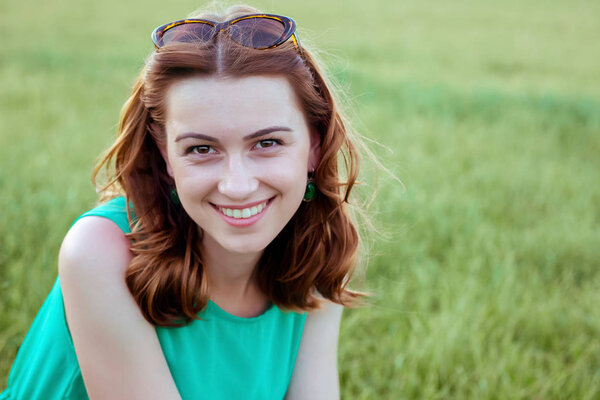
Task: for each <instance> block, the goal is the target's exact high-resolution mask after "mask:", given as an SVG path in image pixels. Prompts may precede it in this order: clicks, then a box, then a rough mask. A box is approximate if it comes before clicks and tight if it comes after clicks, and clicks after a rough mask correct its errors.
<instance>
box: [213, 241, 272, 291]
mask: <svg viewBox="0 0 600 400" xmlns="http://www.w3.org/2000/svg"><path fill="white" fill-rule="evenodd" d="M201 250H202V264H203V267H204V268H205V271H206V273H207V277H208V285H209V293H210V295H211V298H213V300H214V297H223V296H224V295H228V296H229V295H231V294H235V296H234V297H240V298H243V297H245V296H246V295H247V294H248V293H249V292H252V291H253V290H254V288H255V286H256V284H255V282H254V270H255V269H256V265H257V264H258V260H259V259H260V257H261V255H262V253H263V252H262V251H261V252H257V253H249V254H247V253H234V252H230V251H228V250H226V249H224V248H223V247H221V246H220V245H219V244H218V243H216V242H215V241H213V240H212V239H211V238H210V237H207V236H205V237H204V239H203V241H202V243H201Z"/></svg>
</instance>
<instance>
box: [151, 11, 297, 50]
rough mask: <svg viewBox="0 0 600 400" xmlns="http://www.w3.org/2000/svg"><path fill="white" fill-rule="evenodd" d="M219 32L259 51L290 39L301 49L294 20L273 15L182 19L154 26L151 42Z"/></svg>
mask: <svg viewBox="0 0 600 400" xmlns="http://www.w3.org/2000/svg"><path fill="white" fill-rule="evenodd" d="M221 31H223V32H225V33H226V34H227V35H228V36H229V37H230V38H231V39H232V40H233V41H235V42H236V43H239V44H241V45H242V46H246V47H251V48H253V49H259V50H263V49H270V48H273V47H277V46H279V45H281V44H283V43H285V42H286V41H287V40H288V39H290V38H291V39H292V42H293V43H294V46H295V47H296V49H297V50H298V51H299V52H302V50H301V49H300V43H299V42H298V39H297V38H296V35H295V32H296V22H294V20H293V19H291V18H289V17H284V16H282V15H274V14H249V15H243V16H241V17H237V18H234V19H231V20H229V21H225V22H215V21H209V20H207V19H183V20H180V21H175V22H171V23H168V24H165V25H161V26H159V27H158V28H156V29H155V30H154V32H152V41H153V42H154V45H155V46H156V48H157V49H159V48H161V47H163V46H165V45H168V44H169V43H195V42H201V43H205V42H208V41H210V40H212V39H213V38H214V37H215V35H217V33H219V32H221Z"/></svg>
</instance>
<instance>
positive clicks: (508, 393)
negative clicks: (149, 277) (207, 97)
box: [0, 0, 600, 399]
mask: <svg viewBox="0 0 600 400" xmlns="http://www.w3.org/2000/svg"><path fill="white" fill-rule="evenodd" d="M255 4H256V5H257V6H261V7H264V8H265V9H266V10H267V11H274V12H279V13H282V14H287V15H291V16H293V17H294V18H295V19H296V21H297V22H298V26H299V29H300V32H299V35H300V40H301V41H302V42H303V43H317V44H318V45H319V47H321V48H323V49H325V50H326V53H324V54H323V58H324V59H325V60H326V61H327V64H328V65H329V68H330V70H331V73H332V74H333V76H334V77H335V79H336V80H337V81H338V82H339V83H340V84H341V86H343V87H346V88H347V91H348V93H349V96H350V101H349V103H350V109H351V110H352V112H350V115H351V116H352V119H353V121H354V123H355V124H356V125H357V126H358V127H359V128H360V130H361V131H362V132H363V133H364V134H365V135H366V136H367V137H370V138H373V139H375V140H377V141H379V142H380V143H382V144H383V145H384V146H386V147H387V148H388V149H389V150H388V149H386V148H385V147H380V146H376V145H374V146H373V149H374V150H375V152H376V154H377V156H378V158H379V159H380V161H382V162H383V163H384V164H385V165H386V166H388V167H389V168H390V169H392V170H393V171H394V172H395V173H396V174H397V175H398V176H399V177H400V178H401V179H402V181H403V183H404V186H405V190H403V188H402V187H401V186H400V185H399V184H397V183H395V182H394V181H393V180H390V179H386V178H385V174H379V175H381V181H382V183H381V184H380V185H379V186H380V188H379V195H378V197H377V201H376V203H375V210H376V212H377V214H376V216H375V217H376V219H377V220H378V221H379V222H380V226H381V227H382V229H383V230H386V231H388V232H389V234H390V239H389V240H387V241H383V240H380V241H377V242H376V243H375V244H374V248H373V253H374V254H373V256H372V257H371V263H370V265H369V268H368V270H367V272H366V281H365V283H364V284H363V285H362V286H363V287H365V288H367V289H369V290H372V291H374V292H375V293H376V296H375V297H374V298H373V299H372V305H371V306H369V307H366V308H364V309H360V310H350V311H347V312H346V313H345V317H344V320H343V323H342V331H341V337H340V356H339V362H340V379H341V387H342V395H343V398H348V399H373V398H376V399H402V398H410V399H412V398H414V399H421V398H427V399H447V398H453V399H471V398H477V399H507V398H510V399H565V398H569V399H571V398H572V399H594V398H597V397H599V396H600V342H599V341H598V340H597V338H598V337H599V335H600V311H598V310H599V309H600V308H599V307H598V304H599V303H600V274H599V273H598V267H600V250H599V246H598V243H600V224H599V222H600V206H599V205H600V189H599V187H600V185H598V182H600V173H599V171H600V158H599V157H598V154H600V135H599V134H600V95H599V94H600V68H599V67H600V56H599V54H600V52H599V51H598V50H600V49H599V48H598V44H597V40H594V38H598V37H600V25H598V24H597V16H598V15H600V13H599V11H600V5H598V4H595V3H592V2H585V1H571V2H569V1H566V0H561V1H559V0H556V1H552V0H547V1H541V0H540V1H534V2H528V3H526V4H525V3H523V2H517V1H505V2H503V3H502V4H497V3H493V2H481V1H475V0H464V1H463V0H461V1H455V2H443V1H441V0H437V1H431V2H427V3H424V2H416V1H403V2H396V1H383V0H378V1H372V2H369V3H368V4H367V2H360V1H357V0H352V1H342V0H338V1H330V2H327V3H324V2H316V1H303V2H295V3H291V2H290V3H285V4H279V2H274V1H259V2H256V3H255ZM197 6H199V4H198V3H194V2H190V1H181V2H177V3H175V4H173V5H171V4H169V5H167V4H166V3H161V2H156V1H144V2H142V1H139V0H135V1H130V2H117V1H105V2H101V3H100V2H90V3H75V2H72V3H71V4H69V3H68V2H65V3H61V4H50V3H48V2H41V1H37V2H28V3H19V2H4V3H2V4H0V18H1V19H2V20H1V21H0V22H1V23H0V33H1V34H2V35H3V36H4V37H9V38H10V40H7V41H5V42H6V43H5V44H4V45H3V47H4V52H3V57H1V58H0V72H1V73H0V94H1V96H0V109H1V110H2V114H3V117H2V121H3V122H2V124H1V125H0V193H1V194H0V210H2V211H1V212H0V387H4V385H5V382H6V376H7V374H8V371H9V368H10V365H11V364H12V360H13V358H14V355H15V353H16V350H17V348H18V346H19V344H20V342H21V341H22V339H23V337H24V335H25V333H26V331H27V329H28V327H29V325H30V323H31V321H32V319H33V317H34V316H35V314H36V312H37V310H38V309H39V307H40V305H41V303H42V301H43V299H44V298H45V296H46V294H47V293H48V291H49V289H50V287H51V285H52V282H53V280H54V279H55V277H56V255H57V252H58V246H59V245H60V242H61V240H62V237H63V236H64V234H65V232H66V230H67V229H68V227H69V225H70V223H71V222H72V221H73V220H74V218H75V217H76V216H77V215H79V214H80V213H81V212H82V211H84V210H86V209H87V208H89V207H90V206H92V205H93V203H94V200H95V194H94V190H93V188H92V187H91V185H90V183H89V175H90V171H91V166H92V164H93V160H94V159H95V157H96V156H97V155H98V154H99V153H100V152H101V151H102V150H103V149H104V148H105V147H106V146H107V145H108V144H109V143H110V142H111V140H112V138H113V137H114V133H115V131H116V129H115V126H116V122H117V115H118V111H119V108H120V106H121V104H122V103H123V101H124V100H125V98H126V96H127V93H128V90H129V87H130V85H131V83H132V82H133V78H134V76H135V74H136V72H137V70H138V69H139V68H140V66H141V65H142V62H143V59H144V57H145V55H146V54H147V53H148V52H149V51H151V49H152V47H151V44H150V42H149V32H150V31H151V30H152V29H153V28H154V27H155V26H157V25H159V24H161V23H164V22H165V21H167V20H171V19H176V18H178V17H180V16H182V15H186V14H187V13H188V12H189V11H190V10H193V9H194V8H196V7H197ZM374 174H375V172H374V171H373V170H372V169H371V170H370V172H369V173H368V174H367V179H366V181H367V182H372V181H373V180H374Z"/></svg>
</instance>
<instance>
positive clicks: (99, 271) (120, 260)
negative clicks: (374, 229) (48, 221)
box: [58, 217, 180, 399]
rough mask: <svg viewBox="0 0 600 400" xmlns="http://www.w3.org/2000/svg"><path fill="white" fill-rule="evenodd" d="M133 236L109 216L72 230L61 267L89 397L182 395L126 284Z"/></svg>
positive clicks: (68, 313) (63, 248)
mask: <svg viewBox="0 0 600 400" xmlns="http://www.w3.org/2000/svg"><path fill="white" fill-rule="evenodd" d="M130 260H131V253H130V252H129V240H128V239H127V238H126V237H125V235H124V234H123V232H122V231H121V230H120V229H119V228H118V227H117V225H115V224H114V223H113V222H111V221H110V220H108V219H105V218H101V217H85V218H82V219H81V220H79V221H78V222H77V223H76V224H75V225H74V226H73V227H72V228H71V230H70V231H69V233H68V234H67V236H66V237H65V240H64V241H63V244H62V246H61V249H60V254H59V260H58V267H59V276H60V282H61V288H62V292H63V298H64V304H65V314H66V318H67V322H68V325H69V330H70V332H71V336H72V338H73V343H74V345H75V352H76V354H77V360H78V362H79V366H80V368H81V373H82V376H83V380H84V383H85V387H86V389H87V392H88V395H89V397H90V398H91V399H180V396H179V393H178V392H177V388H176V386H175V382H174V381H173V378H172V377H171V373H170V371H169V368H168V365H167V363H166V360H165V358H164V355H163V353H162V349H161V347H160V343H159V342H158V337H157V336H156V332H155V330H154V327H153V326H152V325H151V324H150V323H148V322H147V321H146V320H145V319H144V317H143V316H142V313H141V311H140V310H139V307H138V306H137V304H136V302H135V300H134V299H133V296H132V295H131V293H130V292H129V290H128V288H127V285H126V283H125V270H126V269H127V266H128V265H129V261H130Z"/></svg>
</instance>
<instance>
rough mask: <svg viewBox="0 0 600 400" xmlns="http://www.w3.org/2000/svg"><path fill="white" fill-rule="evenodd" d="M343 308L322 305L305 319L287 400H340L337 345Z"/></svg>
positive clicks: (328, 304)
mask: <svg viewBox="0 0 600 400" xmlns="http://www.w3.org/2000/svg"><path fill="white" fill-rule="evenodd" d="M342 311H343V307H342V306H340V305H338V304H335V303H331V302H327V301H326V302H325V304H324V305H323V308H322V309H320V310H317V311H313V312H311V313H309V314H308V316H307V317H306V323H305V325H304V332H303V333H302V340H301V341H300V348H299V349H298V357H297V358H296V365H295V366H294V374H293V375H292V380H291V382H290V387H289V388H288V392H287V394H286V397H285V398H286V400H305V399H310V400H319V399H323V400H331V399H339V398H340V393H339V392H340V389H339V382H338V371H337V345H338V335H339V330H340V321H341V319H342Z"/></svg>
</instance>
